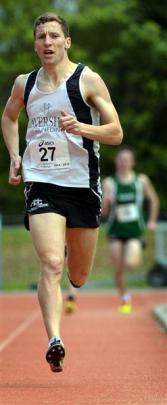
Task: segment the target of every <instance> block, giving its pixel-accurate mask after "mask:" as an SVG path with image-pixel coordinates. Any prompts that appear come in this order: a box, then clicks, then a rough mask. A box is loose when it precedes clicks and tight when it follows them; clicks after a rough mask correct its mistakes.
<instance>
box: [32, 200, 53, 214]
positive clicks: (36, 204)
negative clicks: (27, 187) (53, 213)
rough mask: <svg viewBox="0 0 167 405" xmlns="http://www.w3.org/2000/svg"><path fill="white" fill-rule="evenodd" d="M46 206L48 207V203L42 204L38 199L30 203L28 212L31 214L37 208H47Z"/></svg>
mask: <svg viewBox="0 0 167 405" xmlns="http://www.w3.org/2000/svg"><path fill="white" fill-rule="evenodd" d="M48 206H49V204H48V203H44V202H43V201H42V200H40V199H39V198H36V199H35V200H33V201H32V203H31V205H30V211H31V212H32V211H35V210H38V209H39V208H44V207H48Z"/></svg>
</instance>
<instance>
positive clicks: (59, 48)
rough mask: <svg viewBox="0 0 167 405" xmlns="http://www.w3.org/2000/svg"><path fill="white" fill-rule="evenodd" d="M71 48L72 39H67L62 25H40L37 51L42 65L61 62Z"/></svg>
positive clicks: (36, 42)
mask: <svg viewBox="0 0 167 405" xmlns="http://www.w3.org/2000/svg"><path fill="white" fill-rule="evenodd" d="M70 46H71V39H70V37H67V38H65V36H64V33H63V30H62V27H61V25H60V24H59V23H58V22H56V21H50V22H46V23H45V24H40V25H39V26H37V29H36V36H35V51H36V52H37V54H38V56H39V58H40V59H41V62H42V64H44V65H47V64H54V65H56V64H57V63H59V62H61V61H62V60H63V58H64V56H65V55H66V53H67V49H69V48H70Z"/></svg>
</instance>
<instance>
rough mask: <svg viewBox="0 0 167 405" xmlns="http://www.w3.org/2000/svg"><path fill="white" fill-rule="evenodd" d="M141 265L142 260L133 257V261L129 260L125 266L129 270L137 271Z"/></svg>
mask: <svg viewBox="0 0 167 405" xmlns="http://www.w3.org/2000/svg"><path fill="white" fill-rule="evenodd" d="M140 264H141V259H140V258H139V257H133V258H131V259H127V260H126V263H125V266H126V268H127V269H129V270H135V269H136V268H137V267H138V266H140Z"/></svg>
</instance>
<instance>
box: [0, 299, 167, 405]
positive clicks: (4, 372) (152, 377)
mask: <svg viewBox="0 0 167 405" xmlns="http://www.w3.org/2000/svg"><path fill="white" fill-rule="evenodd" d="M133 295H134V298H133V303H134V310H133V313H132V314H130V315H121V314H119V313H118V312H117V305H118V297H117V295H116V294H115V293H112V292H111V293H108V292H107V293H103V292H96V293H94V292H93V293H80V295H79V296H78V311H77V312H76V313H75V314H73V315H64V316H63V323H62V338H63V341H64V343H65V348H66V358H65V364H64V371H63V372H62V373H58V374H57V373H52V372H51V371H50V369H49V365H48V364H47V362H46V361H45V352H46V349H47V338H46V334H45V331H44V327H43V324H42V321H41V315H40V311H39V307H38V302H37V298H36V295H34V294H32V295H31V294H29V295H28V294H25V295H1V296H0V338H1V343H0V356H1V360H0V405H166V404H167V335H166V334H165V332H164V330H163V329H161V327H160V325H159V324H158V322H157V321H156V320H155V319H154V317H153V315H152V310H153V308H154V306H155V305H156V304H158V303H163V302H165V301H166V292H165V291H150V292H134V294H133Z"/></svg>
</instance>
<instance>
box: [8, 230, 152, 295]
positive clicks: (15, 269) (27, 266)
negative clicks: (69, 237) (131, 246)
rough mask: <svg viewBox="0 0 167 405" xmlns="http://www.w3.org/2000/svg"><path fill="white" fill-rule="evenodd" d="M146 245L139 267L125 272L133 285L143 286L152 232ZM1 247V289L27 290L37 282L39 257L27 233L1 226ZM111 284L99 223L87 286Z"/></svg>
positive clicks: (103, 239)
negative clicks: (93, 259)
mask: <svg viewBox="0 0 167 405" xmlns="http://www.w3.org/2000/svg"><path fill="white" fill-rule="evenodd" d="M146 239H147V244H148V245H147V249H145V250H144V260H143V265H142V268H140V269H137V270H136V271H135V273H133V274H132V273H131V274H130V273H129V274H128V275H127V277H128V282H129V283H130V285H131V286H133V287H145V285H146V284H145V273H146V272H147V271H148V270H149V268H150V267H151V265H152V264H153V262H154V240H153V235H152V234H151V233H148V234H147V235H146ZM2 242H3V243H2V251H3V275H2V278H3V285H2V289H3V290H4V291H11V290H25V289H26V290H27V289H30V288H31V286H32V285H33V284H36V282H37V280H38V275H39V261H38V259H37V257H36V253H35V251H34V248H33V246H32V242H31V236H30V233H29V232H27V231H26V230H25V229H24V227H22V226H19V227H4V228H3V231H2ZM62 286H63V288H66V286H67V277H66V272H64V275H63V279H62ZM113 286H114V282H113V269H112V266H111V263H110V258H109V254H108V246H107V241H106V229H105V226H102V227H101V229H100V234H99V241H98V245H97V253H96V258H95V263H94V268H93V271H92V273H91V275H90V277H89V281H88V283H87V287H86V288H93V287H99V288H100V287H101V288H110V287H113Z"/></svg>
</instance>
